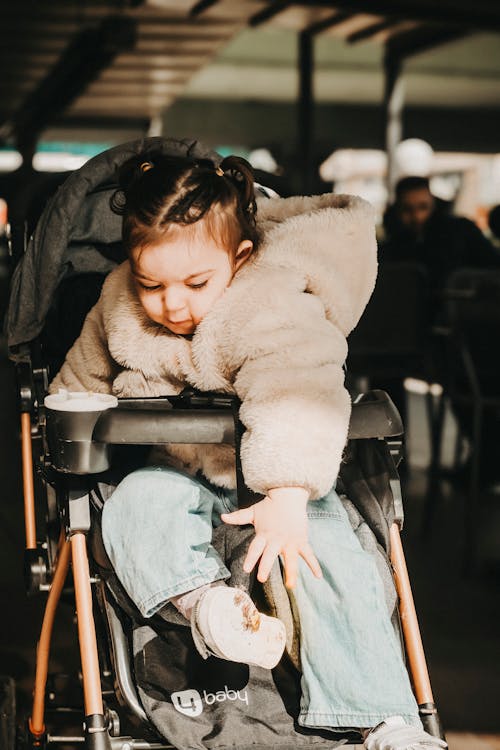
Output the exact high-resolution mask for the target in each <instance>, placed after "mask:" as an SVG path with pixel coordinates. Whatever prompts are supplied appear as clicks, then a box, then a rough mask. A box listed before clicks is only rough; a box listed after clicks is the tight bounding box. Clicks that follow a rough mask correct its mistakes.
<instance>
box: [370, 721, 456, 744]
mask: <svg viewBox="0 0 500 750" xmlns="http://www.w3.org/2000/svg"><path fill="white" fill-rule="evenodd" d="M364 747H365V748H366V750H426V748H430V749H432V748H447V747H448V745H447V744H446V742H445V741H444V740H441V739H439V737H433V736H432V735H430V734H428V733H427V732H424V730H423V729H420V728H419V727H415V726H412V725H410V724H407V723H406V722H405V720H404V719H403V717H402V716H389V717H388V718H387V719H385V720H384V721H383V722H382V723H381V724H379V725H378V726H376V727H375V729H372V731H371V732H370V734H369V735H368V736H367V737H366V739H365V741H364Z"/></svg>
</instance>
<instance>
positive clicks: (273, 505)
mask: <svg viewBox="0 0 500 750" xmlns="http://www.w3.org/2000/svg"><path fill="white" fill-rule="evenodd" d="M308 497H309V493H308V492H307V490H305V489H303V488H302V487H279V488H276V489H274V490H269V493H268V496H267V497H265V498H264V499H263V500H261V501H260V502H258V503H255V505H251V506H250V507H249V508H242V509H241V510H236V511H234V512H233V513H223V514H222V516H221V518H222V520H223V521H224V523H229V524H235V525H244V524H247V523H251V524H253V526H254V528H255V537H254V538H253V540H252V542H251V544H250V547H249V548H248V553H247V556H246V558H245V562H244V564H243V570H244V571H245V572H246V573H250V571H251V570H253V568H254V567H255V565H256V564H257V562H258V560H259V559H260V563H259V570H258V572H257V578H258V580H259V581H267V578H268V576H269V573H270V571H271V568H272V566H273V563H274V561H275V559H276V558H277V557H278V555H283V562H284V566H285V585H286V586H287V588H289V589H292V588H293V587H294V586H295V584H296V582H297V568H298V564H299V555H300V557H302V558H303V559H304V560H305V561H306V563H307V564H308V565H309V567H310V568H311V570H312V572H313V573H314V575H315V576H316V578H321V575H322V574H321V568H320V565H319V563H318V561H317V559H316V556H315V555H314V552H313V551H312V548H311V545H310V544H309V540H308V536H307V513H306V505H307V500H308Z"/></svg>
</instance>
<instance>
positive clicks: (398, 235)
mask: <svg viewBox="0 0 500 750" xmlns="http://www.w3.org/2000/svg"><path fill="white" fill-rule="evenodd" d="M0 28H1V30H2V34H1V44H0V71H1V74H0V315H2V316H3V313H4V311H5V307H6V304H7V299H8V286H9V278H10V275H11V273H12V269H13V266H14V265H15V262H16V260H17V259H18V257H19V256H20V254H21V253H22V250H23V244H24V242H25V241H26V240H27V239H28V238H29V236H30V234H31V233H32V231H33V230H34V227H35V226H36V223H37V220H38V218H39V216H40V214H41V212H42V211H43V208H44V206H45V205H46V203H47V201H48V200H49V199H50V197H51V196H52V195H53V194H54V193H55V191H56V190H57V188H58V186H59V185H60V184H61V183H62V182H63V181H64V179H65V178H66V177H67V176H68V174H70V173H71V171H72V170H75V169H77V168H78V167H80V166H81V165H82V164H84V163H85V161H87V160H88V159H89V158H91V157H92V156H94V155H96V154H98V153H100V152H101V151H103V150H105V149H107V148H109V147H111V146H113V145H116V144H119V143H123V142H125V141H129V140H134V139H136V138H141V137H144V136H151V135H162V136H166V137H176V138H196V139H199V140H201V141H202V142H203V143H204V144H206V145H207V146H209V147H212V148H215V149H216V150H217V151H219V152H220V153H221V154H224V155H226V154H229V153H236V154H239V155H242V156H244V157H246V158H247V159H248V160H249V161H250V162H251V163H252V165H253V166H254V168H255V170H256V174H257V178H258V180H259V182H261V183H262V184H264V185H267V186H269V187H272V188H273V189H274V190H276V191H277V192H278V193H279V194H280V195H282V196H290V195H294V194H301V193H321V192H329V191H334V192H337V193H340V192H348V193H355V194H358V195H361V196H363V197H365V198H367V199H368V200H369V201H371V203H372V204H373V205H374V207H375V211H376V216H377V232H378V237H379V259H380V274H379V281H378V283H377V287H376V290H375V293H374V295H373V298H372V300H371V302H370V304H369V306H368V308H367V311H366V313H365V315H364V317H363V319H362V321H361V324H360V325H359V327H358V328H357V329H356V331H355V332H354V333H353V334H352V336H351V337H350V342H349V343H350V355H349V360H348V385H349V388H350V389H351V392H352V394H353V397H355V396H356V394H357V393H359V392H361V391H364V390H367V389H369V388H371V387H378V388H383V389H385V390H387V391H388V392H389V394H390V395H391V397H392V398H393V400H394V401H395V403H396V405H397V406H398V408H399V410H400V411H401V413H402V416H403V419H404V422H405V427H406V458H405V461H404V463H403V465H402V470H401V473H402V479H403V485H404V496H405V501H406V513H407V521H406V526H405V533H404V542H405V547H406V551H407V555H408V565H409V569H410V574H411V577H412V582H413V586H414V594H415V598H416V604H417V611H418V613H419V616H420V620H421V627H422V633H423V639H424V645H425V646H426V650H427V656H428V660H429V667H430V672H431V679H432V682H433V686H434V691H435V697H436V701H437V704H438V707H439V708H440V712H441V715H442V719H443V722H444V724H445V727H446V729H447V730H449V731H450V737H451V740H450V747H451V748H452V749H454V750H461V748H475V749H476V750H488V748H490V749H491V748H500V711H499V708H498V696H499V695H500V627H499V621H500V597H499V588H500V587H499V582H500V544H499V542H500V431H499V428H500V351H499V350H500V345H499V341H500V337H499V333H500V328H499V326H500V208H499V204H500V153H499V152H500V86H499V82H498V79H499V74H500V5H499V3H498V2H497V0H476V2H474V3H471V2H468V0H440V2H438V3H437V2H435V1H433V0H316V1H314V0H312V1H311V2H288V1H286V0H273V1H271V0H267V1H265V0H198V2H195V1H194V0H79V1H77V0H74V1H68V0H46V1H45V2H43V3H39V2H35V1H34V0H33V1H28V0H17V2H13V1H8V0H3V2H1V3H0ZM9 244H10V249H9ZM0 354H1V359H0V378H1V387H0V404H1V420H2V430H1V431H0V498H1V500H0V514H1V523H0V539H1V544H0V556H1V557H2V565H1V568H0V570H1V576H2V590H3V599H4V602H5V604H6V605H7V606H6V607H5V614H4V616H3V618H2V621H1V623H0V673H3V674H8V675H11V676H13V677H14V678H15V679H16V681H17V685H18V695H17V698H18V704H19V706H20V707H21V708H24V707H26V706H27V705H29V694H30V690H31V680H32V675H33V659H34V652H35V643H36V638H37V632H38V628H39V625H40V621H41V612H42V604H43V602H41V601H40V600H39V599H37V598H36V597H35V598H31V599H27V598H26V596H25V594H24V586H23V579H22V557H23V544H24V541H23V533H24V532H23V520H22V493H21V476H20V455H19V452H20V451H19V442H18V435H19V428H18V414H17V410H16V388H15V381H14V372H13V367H12V364H11V363H10V362H9V359H8V356H7V345H6V342H5V340H3V339H2V342H1V353H0ZM58 628H59V630H58V635H57V637H56V640H55V643H54V651H53V659H54V664H55V667H56V669H57V668H59V670H63V671H64V669H65V668H67V666H68V664H69V663H73V662H74V660H75V645H74V640H73V636H72V634H71V630H72V613H71V612H70V611H65V609H64V608H63V610H62V611H61V613H60V615H59V620H58Z"/></svg>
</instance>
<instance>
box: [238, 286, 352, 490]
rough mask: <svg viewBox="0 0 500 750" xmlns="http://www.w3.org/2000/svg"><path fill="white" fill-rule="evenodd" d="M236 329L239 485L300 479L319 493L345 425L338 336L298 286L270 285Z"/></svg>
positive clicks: (334, 468) (332, 472)
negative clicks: (278, 288) (294, 289)
mask: <svg viewBox="0 0 500 750" xmlns="http://www.w3.org/2000/svg"><path fill="white" fill-rule="evenodd" d="M240 335H241V338H240V339H239V342H240V346H241V351H242V352H243V351H245V352H246V354H245V356H243V354H242V356H241V362H242V364H241V366H240V367H239V369H238V372H237V376H236V379H235V383H234V385H235V390H236V393H237V394H238V396H239V398H240V399H241V401H242V406H241V411H240V417H241V421H242V422H243V424H244V426H245V428H246V431H245V433H244V435H243V439H242V446H241V459H242V468H243V474H244V477H245V481H246V483H247V485H248V486H249V487H250V488H251V489H253V490H254V491H256V492H262V493H264V494H265V493H267V491H268V490H269V489H272V488H275V487H286V486H301V487H305V488H306V489H308V490H309V492H310V495H311V498H312V499H317V498H320V497H323V496H324V495H326V494H327V493H328V492H329V490H330V489H331V487H332V486H333V484H334V482H335V480H336V477H337V474H338V470H339V467H340V462H341V457H342V452H343V449H344V446H345V443H346V439H347V431H348V426H349V417H350V409H351V401H350V397H349V394H348V392H347V391H346V389H345V388H344V371H343V363H344V361H345V358H346V355H347V344H346V340H345V337H344V335H343V334H342V332H341V331H340V329H339V328H338V327H337V326H336V325H335V324H334V323H332V322H330V321H329V320H327V319H326V316H325V311H324V307H323V305H322V303H321V301H320V300H319V299H318V298H317V297H315V296H314V295H311V294H308V293H306V292H304V293H294V294H293V295H292V294H288V295H287V294H283V292H278V294H277V295H275V296H273V300H272V301H271V300H268V301H267V304H266V305H265V307H264V306H262V307H261V309H260V312H258V313H257V314H254V315H252V316H251V318H250V319H249V320H248V322H247V324H246V325H245V326H243V327H242V328H241V329H240Z"/></svg>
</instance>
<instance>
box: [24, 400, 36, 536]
mask: <svg viewBox="0 0 500 750" xmlns="http://www.w3.org/2000/svg"><path fill="white" fill-rule="evenodd" d="M21 452H22V466H23V493H24V524H25V529H26V548H27V549H36V521H35V485H34V481H33V451H32V447H31V416H30V414H29V412H23V413H22V414H21Z"/></svg>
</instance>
